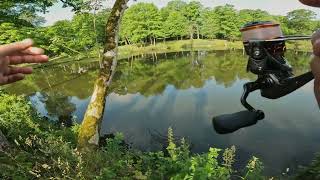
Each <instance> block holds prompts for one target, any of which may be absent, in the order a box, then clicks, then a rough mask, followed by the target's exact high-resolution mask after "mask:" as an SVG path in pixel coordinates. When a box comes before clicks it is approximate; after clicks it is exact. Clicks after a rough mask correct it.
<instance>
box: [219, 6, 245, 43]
mask: <svg viewBox="0 0 320 180" xmlns="http://www.w3.org/2000/svg"><path fill="white" fill-rule="evenodd" d="M214 12H215V14H216V15H217V17H218V18H217V26H218V27H219V30H218V33H217V34H216V37H217V38H225V39H236V38H237V37H239V36H240V31H239V26H238V23H239V17H238V15H237V11H236V10H235V9H234V6H233V5H229V4H227V5H225V6H217V7H215V8H214Z"/></svg>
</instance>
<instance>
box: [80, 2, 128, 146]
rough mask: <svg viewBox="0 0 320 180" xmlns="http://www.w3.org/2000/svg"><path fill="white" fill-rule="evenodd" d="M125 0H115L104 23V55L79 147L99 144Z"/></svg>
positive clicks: (82, 126) (85, 117)
mask: <svg viewBox="0 0 320 180" xmlns="http://www.w3.org/2000/svg"><path fill="white" fill-rule="evenodd" d="M127 2H128V0H116V2H115V4H114V6H113V8H112V12H111V14H110V16H109V18H108V22H107V24H106V44H105V47H104V55H103V59H102V61H101V68H100V74H99V76H98V78H97V80H96V82H95V86H94V91H93V94H92V97H91V101H90V103H89V105H88V108H87V111H86V113H85V116H84V119H83V121H82V125H81V128H80V132H79V139H78V146H79V147H80V148H89V147H92V146H97V145H99V137H100V128H101V122H102V119H103V114H104V109H105V103H106V95H107V92H108V90H109V87H110V84H111V81H112V77H113V75H114V73H115V70H116V66H117V52H118V51H117V50H118V49H117V47H118V33H119V27H120V22H121V18H122V15H123V13H124V11H125V9H126V5H127Z"/></svg>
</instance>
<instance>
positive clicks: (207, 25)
mask: <svg viewBox="0 0 320 180" xmlns="http://www.w3.org/2000/svg"><path fill="white" fill-rule="evenodd" d="M202 19H203V23H202V26H201V27H200V33H201V34H202V35H203V36H204V37H206V38H211V39H213V38H216V35H217V34H218V31H219V27H218V17H217V14H216V13H215V12H214V11H213V10H211V9H205V10H204V11H203V13H202Z"/></svg>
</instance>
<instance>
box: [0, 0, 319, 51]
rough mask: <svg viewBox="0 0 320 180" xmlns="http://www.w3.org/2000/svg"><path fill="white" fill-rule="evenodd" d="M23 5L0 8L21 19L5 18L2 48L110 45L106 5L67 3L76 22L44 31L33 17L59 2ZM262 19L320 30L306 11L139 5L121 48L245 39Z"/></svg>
mask: <svg viewBox="0 0 320 180" xmlns="http://www.w3.org/2000/svg"><path fill="white" fill-rule="evenodd" d="M17 2H18V1H5V3H2V2H1V3H0V7H3V8H4V9H5V7H6V9H5V10H4V9H3V8H0V9H1V10H0V16H1V13H3V14H4V13H5V14H7V15H8V14H10V13H11V14H14V16H16V17H11V16H10V17H9V16H4V15H3V16H2V17H4V18H2V19H1V21H0V44H5V43H10V42H15V41H18V40H22V39H25V38H33V39H34V40H35V42H36V43H37V45H39V46H40V47H42V48H44V49H45V50H46V51H47V54H49V55H51V56H57V55H76V54H81V53H84V54H88V53H89V52H90V51H98V49H101V47H102V46H103V45H104V42H105V23H106V19H107V18H108V16H109V14H110V9H101V0H90V1H85V2H84V1H82V0H63V2H64V4H65V5H66V6H72V7H74V10H76V11H78V13H76V15H75V16H74V17H73V19H72V20H70V21H58V22H56V23H55V24H54V25H53V26H50V27H39V25H40V24H41V22H42V21H43V19H42V20H41V18H40V17H36V16H35V15H34V14H32V13H35V12H39V11H41V10H44V9H46V8H47V7H50V6H51V5H52V4H54V3H55V2H57V1H56V0H51V1H43V0H33V1H24V3H21V4H19V3H17ZM31 5H32V8H31ZM14 7H16V8H14ZM19 9H23V13H22V11H21V12H20V11H19V12H11V11H17V10H19ZM79 10H81V11H79ZM6 17H7V18H6ZM259 20H262V21H266V20H272V21H275V22H278V23H281V27H282V30H283V32H284V33H285V34H286V35H294V34H307V35H309V34H311V33H312V32H313V31H314V30H315V29H317V27H318V26H319V21H318V20H315V13H314V12H313V11H310V10H304V9H298V10H293V11H291V12H289V13H288V14H287V16H279V15H277V16H275V15H271V14H269V13H268V12H266V11H262V10H259V9H258V10H250V9H243V10H240V11H237V10H236V9H235V8H234V7H233V6H232V5H228V4H227V5H224V6H218V7H215V8H205V7H203V5H202V4H201V3H200V2H198V1H191V2H189V3H187V2H184V1H182V0H174V1H170V2H169V3H168V4H167V6H165V7H163V8H161V9H159V8H158V7H156V6H155V5H154V4H152V3H137V4H135V5H132V6H131V7H129V8H128V10H127V11H126V13H125V15H124V18H123V20H122V25H121V29H120V44H122V45H125V44H127V45H132V44H137V45H139V46H142V45H145V44H153V45H154V44H155V43H156V42H159V41H166V40H176V39H189V38H197V39H199V38H203V39H213V38H218V39H227V40H239V39H240V35H241V34H240V31H239V29H240V28H241V26H243V25H244V24H245V23H248V22H251V21H259ZM21 21H24V22H25V23H23V22H21ZM26 22H27V23H26ZM96 54H97V53H95V55H96Z"/></svg>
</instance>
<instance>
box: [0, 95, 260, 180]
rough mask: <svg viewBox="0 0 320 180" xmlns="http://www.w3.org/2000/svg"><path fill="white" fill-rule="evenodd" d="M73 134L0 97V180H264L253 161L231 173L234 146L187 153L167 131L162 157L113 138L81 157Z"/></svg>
mask: <svg viewBox="0 0 320 180" xmlns="http://www.w3.org/2000/svg"><path fill="white" fill-rule="evenodd" d="M78 129H79V125H75V126H73V127H72V128H65V127H60V126H58V125H54V124H53V123H50V122H49V121H48V120H47V119H45V118H41V117H39V115H37V114H36V113H35V112H34V111H33V110H32V108H31V106H30V104H28V102H27V101H26V100H25V99H24V98H23V97H18V96H12V95H7V94H4V93H2V95H0V130H1V131H2V132H3V133H4V134H5V135H6V136H7V138H8V140H9V141H10V143H11V147H10V148H9V149H8V150H7V151H6V152H1V153H0V170H1V171H0V179H36V178H39V179H219V180H220V179H266V178H265V177H263V176H262V171H263V165H262V163H261V162H260V161H259V159H257V158H255V157H253V158H252V159H251V160H250V161H249V163H248V165H247V167H246V169H244V170H243V171H240V172H236V171H234V170H233V168H232V166H233V163H234V161H235V160H234V157H235V147H231V148H229V149H226V150H224V151H221V150H219V149H216V148H210V149H209V152H208V153H204V154H192V153H190V151H189V146H188V144H187V143H186V141H185V140H184V139H181V140H180V142H179V143H175V142H176V141H175V140H174V135H173V131H172V129H171V128H169V130H168V146H167V148H166V150H165V152H162V151H159V152H142V151H139V150H136V149H130V148H128V147H127V146H124V145H123V136H122V134H121V133H118V134H116V135H115V137H114V138H112V139H107V140H106V144H105V145H104V146H102V147H99V148H98V149H96V150H94V152H87V153H83V152H80V151H78V150H77V148H76V142H77V141H76V140H77V132H78ZM178 144H179V145H178Z"/></svg>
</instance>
